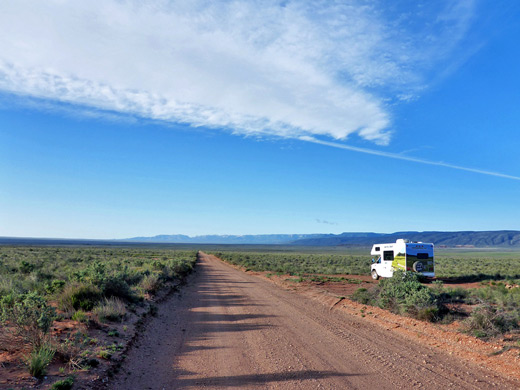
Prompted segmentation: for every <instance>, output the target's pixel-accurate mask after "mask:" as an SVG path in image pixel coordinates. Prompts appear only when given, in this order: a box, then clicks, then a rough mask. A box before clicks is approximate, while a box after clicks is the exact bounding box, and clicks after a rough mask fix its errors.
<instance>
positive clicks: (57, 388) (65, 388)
mask: <svg viewBox="0 0 520 390" xmlns="http://www.w3.org/2000/svg"><path fill="white" fill-rule="evenodd" d="M72 386H74V377H72V376H69V377H68V378H66V379H63V380H61V381H57V382H54V384H53V385H52V387H51V390H70V389H72Z"/></svg>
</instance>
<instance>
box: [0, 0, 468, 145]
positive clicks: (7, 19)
mask: <svg viewBox="0 0 520 390" xmlns="http://www.w3.org/2000/svg"><path fill="white" fill-rule="evenodd" d="M389 3H390V5H389ZM473 8H474V5H473V1H470V0H466V1H459V2H452V1H446V2H434V3H432V2H426V3H424V4H421V3H417V2H411V4H409V5H408V6H407V7H406V10H405V9H401V8H400V7H399V6H397V5H394V2H383V1H381V2H380V1H373V2H370V1H361V0H359V1H357V0H354V1H351V2H326V3H319V5H318V3H316V2H305V1H229V2H211V1H202V0H199V1H198V0H193V1H189V2H185V1H175V0H173V1H166V0H163V1H136V0H135V1H133V0H126V1H125V0H121V1H120V0H92V1H88V2H73V1H63V0H48V1H45V2H42V1H37V0H17V1H5V2H2V3H1V4H0V26H2V27H1V32H2V33H1V34H0V90H3V91H6V92H9V93H15V94H19V95H23V96H31V97H37V98H43V99H50V100H53V101H59V102H67V103H72V104H78V105H83V106H87V107H93V108H97V109H101V110H109V111H115V112H120V113H125V114H132V115H136V116H140V117H144V118H150V119H158V120H164V121H169V122H180V123H186V124H189V125H192V126H205V127H210V128H224V129H227V130H229V131H232V132H235V133H238V134H244V135H250V134H260V135H262V134H265V135H276V136H281V137H295V138H297V137H301V136H318V137H330V138H333V139H337V140H340V139H345V138H346V137H348V135H350V134H353V133H357V134H359V135H360V136H361V137H363V138H365V139H367V140H370V141H373V142H375V143H379V144H387V143H388V142H389V140H390V136H391V132H390V128H391V112H390V110H389V108H388V102H389V101H392V100H399V99H401V100H407V99H411V98H413V97H414V96H416V95H417V94H418V93H420V91H421V89H422V88H425V87H426V86H427V85H428V83H429V82H431V80H432V79H434V76H435V75H434V74H432V72H433V73H435V72H437V74H441V72H440V71H439V65H440V64H442V65H443V66H444V68H448V65H447V64H449V63H450V56H452V55H453V53H454V51H455V50H456V48H457V46H458V45H459V44H460V42H461V41H463V40H464V37H465V36H466V34H467V30H468V28H469V26H470V24H471V19H472V16H473V13H474V10H473ZM441 68H442V67H441Z"/></svg>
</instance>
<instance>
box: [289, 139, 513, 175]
mask: <svg viewBox="0 0 520 390" xmlns="http://www.w3.org/2000/svg"><path fill="white" fill-rule="evenodd" d="M299 138H300V140H301V141H306V142H312V143H315V144H320V145H325V146H330V147H333V148H337V149H343V150H349V151H351V152H358V153H365V154H372V155H374V156H381V157H387V158H393V159H395V160H403V161H410V162H414V163H419V164H426V165H435V166H438V167H444V168H451V169H457V170H459V171H466V172H473V173H479V174H481V175H488V176H495V177H501V178H504V179H511V180H520V177H519V176H513V175H506V174H504V173H499V172H492V171H486V170H483V169H476V168H467V167H463V166H460V165H455V164H450V163H445V162H442V161H430V160H424V159H421V158H416V157H408V156H403V155H402V154H397V153H390V152H383V151H379V150H374V149H366V148H359V147H356V146H350V145H345V144H342V143H339V142H330V141H323V140H319V139H316V138H314V137H310V136H301V137H299Z"/></svg>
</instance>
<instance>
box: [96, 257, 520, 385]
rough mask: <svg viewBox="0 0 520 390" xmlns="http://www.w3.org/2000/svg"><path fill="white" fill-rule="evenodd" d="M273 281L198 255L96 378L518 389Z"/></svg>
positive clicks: (331, 300) (326, 297)
mask: <svg viewBox="0 0 520 390" xmlns="http://www.w3.org/2000/svg"><path fill="white" fill-rule="evenodd" d="M280 283H281V284H280V285H279V286H278V285H276V283H273V281H272V280H267V279H266V278H263V277H261V276H260V277H259V276H255V275H249V274H247V273H244V272H242V271H240V270H237V269H234V268H233V267H231V266H229V265H227V264H225V263H223V262H221V261H220V260H218V259H216V258H214V257H213V256H208V255H202V256H201V257H200V261H199V265H198V267H197V271H196V272H195V274H193V275H192V276H191V280H190V281H189V283H188V286H187V287H185V288H184V289H183V290H182V293H181V294H180V295H176V296H174V297H172V298H170V299H169V300H168V301H166V302H165V303H163V304H162V305H161V306H160V308H159V315H158V317H157V318H155V319H154V320H153V321H151V322H150V323H149V324H148V326H147V328H146V332H145V333H144V334H143V335H142V337H141V338H140V340H139V341H138V342H137V343H136V344H135V345H134V347H133V348H132V349H131V350H130V351H129V352H128V357H127V359H126V360H125V362H124V363H123V366H122V370H121V371H120V374H119V375H118V376H116V377H115V378H114V379H111V380H109V381H108V383H106V384H103V385H102V386H106V387H108V388H110V389H220V388H237V389H253V388H254V389H256V388H259V389H311V388H312V389H316V388H323V389H411V388H413V389H415V388H417V389H438V388H441V387H447V388H453V389H491V388H500V389H517V388H519V384H520V382H517V381H515V380H514V379H513V378H509V379H508V378H506V377H504V376H502V375H498V373H497V372H495V371H492V370H487V369H486V368H483V367H479V366H477V365H476V364H475V363H473V362H470V361H467V360H462V359H460V358H458V357H456V356H453V355H450V354H449V352H444V351H443V350H441V349H440V348H437V347H435V346H431V345H426V344H422V343H419V342H417V340H416V338H415V337H410V336H409V335H407V334H405V333H400V332H396V331H395V330H394V329H393V328H395V327H396V326H395V323H394V325H392V326H391V327H389V326H388V323H387V324H386V325H381V324H379V323H377V322H375V321H374V317H375V316H374V314H371V315H370V316H367V317H366V318H361V316H360V315H359V310H357V308H354V309H352V310H354V312H353V313H349V312H348V310H346V309H345V308H344V307H343V306H345V305H346V304H345V302H344V301H339V300H338V299H337V297H334V296H333V295H331V294H329V293H327V292H323V291H318V290H316V289H312V290H311V289H310V290H304V291H299V292H298V291H297V292H295V291H290V289H292V288H293V287H291V286H290V285H284V284H283V283H282V282H280ZM285 283H287V282H285ZM289 283H290V282H289ZM354 313H356V314H358V315H356V314H354ZM368 317H370V318H371V319H369V318H368ZM367 319H368V320H367ZM397 327H399V324H397Z"/></svg>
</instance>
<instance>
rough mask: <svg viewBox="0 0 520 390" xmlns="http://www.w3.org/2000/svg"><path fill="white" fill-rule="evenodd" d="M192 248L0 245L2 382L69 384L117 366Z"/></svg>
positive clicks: (190, 264) (182, 271)
mask: <svg viewBox="0 0 520 390" xmlns="http://www.w3.org/2000/svg"><path fill="white" fill-rule="evenodd" d="M196 259H197V253H196V252H195V251H176V250H170V249H151V248H141V247H128V248H127V247H125V248H110V247H88V248H85V247H21V246H2V247H0V321H1V325H0V365H1V367H2V371H3V374H2V378H1V382H0V388H9V387H15V388H20V387H25V388H30V387H32V386H38V388H53V389H66V388H71V387H72V385H73V383H74V381H75V380H76V381H83V382H85V381H87V382H88V381H96V380H98V379H100V378H103V377H104V376H105V374H108V375H110V374H111V373H113V371H115V370H117V368H118V366H119V365H120V362H121V360H122V359H124V352H125V350H126V348H127V347H128V345H129V343H131V341H132V340H133V338H134V337H135V334H136V332H137V331H138V330H139V328H140V326H141V325H142V323H143V319H144V318H145V317H146V316H148V315H153V314H154V313H155V312H156V306H155V302H157V301H158V300H160V299H162V298H164V297H165V296H166V295H167V294H169V293H170V292H171V291H173V290H174V289H175V288H176V287H177V286H178V285H179V284H180V283H181V282H182V281H183V280H184V278H185V277H186V276H187V275H188V274H189V273H190V272H191V271H192V270H193V268H194V266H195V263H196Z"/></svg>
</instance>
